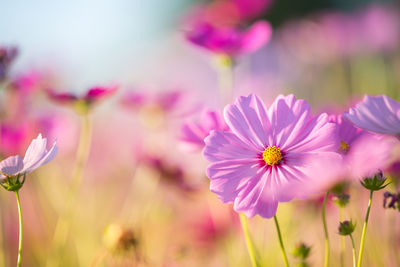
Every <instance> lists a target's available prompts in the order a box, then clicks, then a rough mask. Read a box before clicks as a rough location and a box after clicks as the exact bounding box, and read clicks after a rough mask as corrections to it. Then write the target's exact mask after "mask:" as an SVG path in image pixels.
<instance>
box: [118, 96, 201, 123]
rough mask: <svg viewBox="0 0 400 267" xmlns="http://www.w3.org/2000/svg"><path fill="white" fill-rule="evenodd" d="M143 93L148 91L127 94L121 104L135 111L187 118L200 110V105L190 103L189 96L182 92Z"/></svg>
mask: <svg viewBox="0 0 400 267" xmlns="http://www.w3.org/2000/svg"><path fill="white" fill-rule="evenodd" d="M143 91H146V90H142V91H140V92H139V91H130V92H126V93H125V94H124V95H123V96H122V98H121V104H122V105H123V106H125V107H127V108H130V109H133V110H135V111H141V110H147V111H149V112H151V113H158V112H161V113H163V114H164V115H167V114H168V115H172V116H174V117H182V116H186V115H189V114H192V113H193V112H194V111H197V110H198V109H199V106H198V105H196V104H194V103H193V102H191V101H190V99H189V95H188V94H187V93H186V92H184V91H181V90H170V91H166V92H150V93H149V92H143Z"/></svg>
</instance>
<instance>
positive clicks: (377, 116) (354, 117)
mask: <svg viewBox="0 0 400 267" xmlns="http://www.w3.org/2000/svg"><path fill="white" fill-rule="evenodd" d="M343 118H344V119H347V120H349V121H351V122H352V123H353V124H354V125H355V126H357V127H359V128H361V129H364V130H367V131H370V132H375V133H379V134H386V135H393V136H396V137H397V138H400V103H399V102H397V101H395V100H393V99H391V98H390V97H388V96H386V95H378V96H369V95H366V96H365V97H364V99H363V101H362V102H360V103H358V104H357V105H356V107H355V108H350V110H349V112H348V113H345V114H344V115H343Z"/></svg>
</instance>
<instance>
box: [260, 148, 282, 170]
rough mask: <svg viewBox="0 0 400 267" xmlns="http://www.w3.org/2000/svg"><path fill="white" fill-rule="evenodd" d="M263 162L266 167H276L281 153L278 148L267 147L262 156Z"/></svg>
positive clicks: (280, 158)
mask: <svg viewBox="0 0 400 267" xmlns="http://www.w3.org/2000/svg"><path fill="white" fill-rule="evenodd" d="M262 157H263V160H264V161H265V163H267V164H268V165H270V166H272V165H277V164H279V162H280V161H281V160H282V153H281V150H280V149H279V147H276V146H269V147H267V148H266V149H265V150H264V151H263V154H262Z"/></svg>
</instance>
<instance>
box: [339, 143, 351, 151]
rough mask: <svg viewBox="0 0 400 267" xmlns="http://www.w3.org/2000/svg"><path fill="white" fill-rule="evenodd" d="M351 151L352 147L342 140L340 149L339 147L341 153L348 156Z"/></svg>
mask: <svg viewBox="0 0 400 267" xmlns="http://www.w3.org/2000/svg"><path fill="white" fill-rule="evenodd" d="M349 149H350V145H349V144H348V143H346V142H345V141H343V140H340V147H339V152H341V153H343V154H347V152H349Z"/></svg>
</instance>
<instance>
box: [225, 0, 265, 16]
mask: <svg viewBox="0 0 400 267" xmlns="http://www.w3.org/2000/svg"><path fill="white" fill-rule="evenodd" d="M232 2H233V3H234V4H235V6H236V7H237V9H238V10H239V14H240V16H241V17H242V18H243V19H252V18H256V17H258V16H260V15H262V13H263V12H265V10H266V9H267V8H269V7H270V6H271V4H272V2H273V1H272V0H233V1H232Z"/></svg>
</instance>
